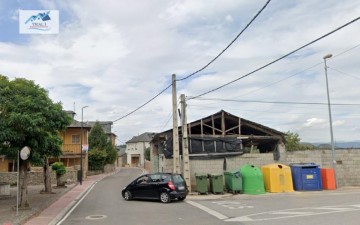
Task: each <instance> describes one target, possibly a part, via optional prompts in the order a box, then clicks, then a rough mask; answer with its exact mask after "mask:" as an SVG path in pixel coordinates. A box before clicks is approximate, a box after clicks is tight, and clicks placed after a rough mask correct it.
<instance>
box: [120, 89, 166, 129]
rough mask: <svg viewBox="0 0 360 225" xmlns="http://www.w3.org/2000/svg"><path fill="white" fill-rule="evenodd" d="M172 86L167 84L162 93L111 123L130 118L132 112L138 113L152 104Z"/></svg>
mask: <svg viewBox="0 0 360 225" xmlns="http://www.w3.org/2000/svg"><path fill="white" fill-rule="evenodd" d="M171 86H172V83H171V84H169V85H168V86H167V87H166V88H165V89H163V90H162V91H160V92H159V93H158V94H157V95H155V96H154V97H152V98H151V99H150V100H148V101H147V102H145V103H144V104H142V105H141V106H139V107H137V108H136V109H134V110H133V111H131V112H129V113H128V114H126V115H124V116H122V117H120V118H119V119H116V120H114V121H113V123H115V122H117V121H119V120H121V119H124V118H125V117H128V116H130V115H131V114H133V113H134V112H136V111H138V110H139V109H141V108H142V107H144V106H146V105H147V104H149V103H150V102H152V101H153V100H154V99H155V98H157V97H158V96H159V95H161V94H162V93H164V92H165V91H166V90H167V89H169V87H171Z"/></svg>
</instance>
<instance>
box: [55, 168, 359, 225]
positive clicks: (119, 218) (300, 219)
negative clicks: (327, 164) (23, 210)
mask: <svg viewBox="0 0 360 225" xmlns="http://www.w3.org/2000/svg"><path fill="white" fill-rule="evenodd" d="M141 173H142V170H140V169H135V168H124V169H122V170H121V171H120V172H119V173H117V174H115V175H113V176H110V177H107V178H104V179H103V180H101V181H100V182H98V183H97V184H96V185H95V186H94V187H93V189H92V190H91V191H90V192H89V194H88V195H86V197H85V198H84V199H83V200H82V201H81V202H80V203H79V204H78V205H77V207H76V208H74V210H73V211H72V212H71V214H70V215H68V216H67V218H66V220H64V222H63V223H62V225H70V224H89V225H92V224H108V225H112V224H114V225H115V224H129V225H130V224H131V225H134V224H147V225H152V224H154V225H155V224H156V225H165V224H166V225H169V224H175V225H176V224H182V225H183V224H204V225H207V224H209V225H218V224H242V225H250V224H267V225H275V224H276V225H288V224H291V225H300V224H301V225H302V224H306V225H315V224H316V225H332V224H334V225H335V224H336V225H337V224H346V225H358V224H360V189H359V188H358V189H350V190H345V191H318V192H294V193H276V194H270V193H267V194H264V195H244V194H238V195H230V196H228V197H225V198H220V199H212V200H211V199H206V198H207V196H202V197H200V198H198V197H196V198H192V197H191V196H190V197H188V199H187V200H186V201H184V202H176V201H174V202H171V203H170V204H163V203H161V202H159V201H144V200H133V201H125V200H124V199H123V198H122V196H121V190H122V188H123V187H124V186H125V185H126V184H128V183H129V182H130V181H132V180H133V179H134V178H135V177H137V176H138V175H140V174H141Z"/></svg>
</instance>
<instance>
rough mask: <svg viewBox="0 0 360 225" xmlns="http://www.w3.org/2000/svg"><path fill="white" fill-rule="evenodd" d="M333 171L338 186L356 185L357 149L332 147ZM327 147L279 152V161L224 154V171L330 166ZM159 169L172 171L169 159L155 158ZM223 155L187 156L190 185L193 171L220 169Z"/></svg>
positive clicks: (359, 180)
mask: <svg viewBox="0 0 360 225" xmlns="http://www.w3.org/2000/svg"><path fill="white" fill-rule="evenodd" d="M335 152H336V158H335V159H336V161H337V166H336V172H337V181H338V186H339V187H342V186H360V176H359V174H360V149H351V150H336V151H335ZM331 162H332V152H331V150H307V151H293V152H281V157H280V160H279V161H275V160H274V157H273V154H272V153H268V154H259V153H252V154H249V153H247V154H244V155H242V156H236V157H227V158H226V171H233V170H237V169H239V168H240V167H241V166H243V165H244V164H246V163H249V164H251V165H255V166H258V167H261V166H263V165H267V164H271V163H280V164H285V165H289V164H291V163H316V164H317V165H319V166H320V167H322V168H332V164H331ZM159 165H162V166H160V168H159V171H160V172H161V171H163V172H172V170H173V168H172V165H173V159H162V158H161V157H160V158H159ZM223 168H224V158H220V159H208V160H200V159H191V160H190V174H191V175H190V179H191V186H192V189H193V190H195V186H196V178H195V173H223V172H224V169H223Z"/></svg>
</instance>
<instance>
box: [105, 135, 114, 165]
mask: <svg viewBox="0 0 360 225" xmlns="http://www.w3.org/2000/svg"><path fill="white" fill-rule="evenodd" d="M116 158H117V151H116V149H115V146H113V144H112V143H111V141H110V140H109V141H108V142H107V144H106V163H107V164H114V163H115V161H116Z"/></svg>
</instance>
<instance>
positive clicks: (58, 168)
mask: <svg viewBox="0 0 360 225" xmlns="http://www.w3.org/2000/svg"><path fill="white" fill-rule="evenodd" d="M51 169H52V170H53V171H55V173H56V175H60V176H61V175H64V174H65V173H66V168H65V166H64V164H63V163H62V162H55V163H53V164H52V165H51Z"/></svg>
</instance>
